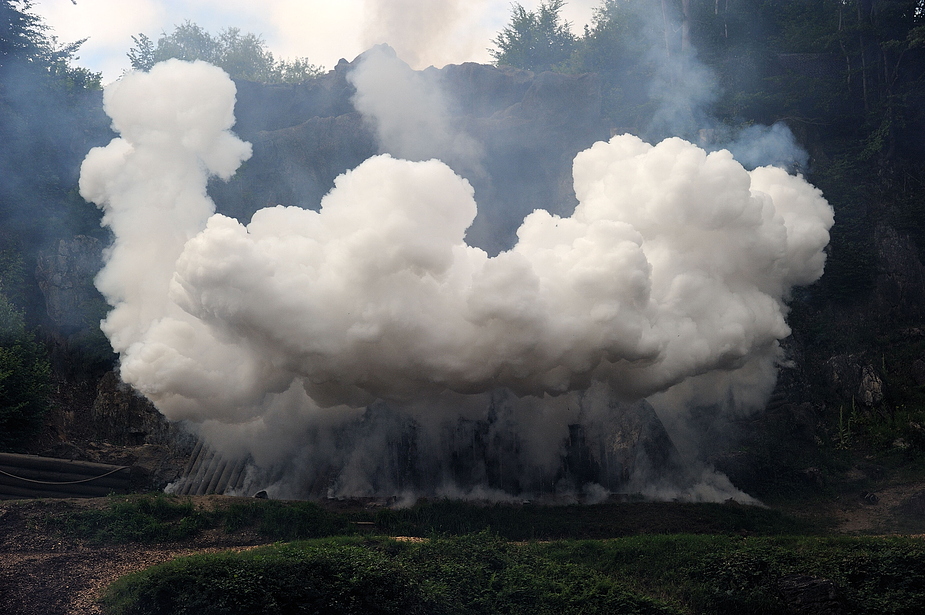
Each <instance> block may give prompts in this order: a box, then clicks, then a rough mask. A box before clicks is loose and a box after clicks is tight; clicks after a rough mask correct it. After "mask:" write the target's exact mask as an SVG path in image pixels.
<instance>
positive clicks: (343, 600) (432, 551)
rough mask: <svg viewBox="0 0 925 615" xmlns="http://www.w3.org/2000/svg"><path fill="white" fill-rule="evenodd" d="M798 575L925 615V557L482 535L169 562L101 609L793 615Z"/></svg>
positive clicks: (852, 603) (660, 538)
mask: <svg viewBox="0 0 925 615" xmlns="http://www.w3.org/2000/svg"><path fill="white" fill-rule="evenodd" d="M790 575H805V576H808V577H812V578H815V579H824V580H826V581H828V582H830V584H831V587H832V588H833V590H834V592H835V595H836V601H837V603H838V604H839V605H840V607H841V609H842V610H841V611H840V612H843V613H846V614H853V613H858V614H867V613H870V614H873V613H877V614H893V615H900V614H910V615H911V614H912V613H919V612H921V605H922V604H925V545H923V544H922V542H921V541H920V540H917V539H911V538H870V537H868V538H856V537H837V538H832V537H818V536H763V537H739V536H710V535H690V534H681V535H639V536H629V537H624V538H617V539H611V540H566V541H555V542H540V543H537V542H531V543H511V542H508V541H505V540H503V539H501V538H499V537H497V536H493V535H491V534H489V533H487V532H480V533H477V534H469V535H465V536H454V537H444V538H432V539H430V540H427V541H423V542H420V543H399V542H394V541H392V540H390V539H387V538H373V537H365V538H364V537H349V538H343V537H341V538H325V539H316V540H312V541H307V542H297V543H290V544H277V545H273V546H270V547H265V548H261V549H255V550H253V551H248V552H245V553H220V554H212V555H202V556H194V557H191V558H181V559H178V560H174V561H172V562H168V563H166V564H162V565H159V566H155V567H153V568H149V569H147V570H144V571H141V572H139V573H136V574H133V575H129V576H127V577H123V578H122V579H120V580H119V581H118V582H117V583H116V584H114V585H113V586H111V587H110V589H109V590H108V592H107V594H106V595H105V598H104V600H103V604H104V607H105V609H106V612H107V613H109V614H110V615H116V614H118V615H129V614H136V615H155V614H161V613H176V614H179V615H182V614H185V613H194V612H195V613H197V614H198V615H210V614H212V613H232V614H234V613H296V612H326V613H398V612H403V613H434V614H442V613H453V614H459V615H464V614H470V613H471V614H475V613H512V614H513V613H531V614H532V613H556V614H562V615H567V614H570V613H618V614H619V613H624V614H665V615H668V614H681V613H690V614H701V613H703V614H711V615H714V614H715V615H725V614H729V615H732V614H740V613H750V614H755V615H772V614H784V613H790V612H795V611H793V610H792V609H791V606H790V605H788V604H787V602H786V600H785V598H784V594H783V593H782V591H781V588H782V586H783V585H782V584H783V583H785V582H786V579H787V578H788V576H790ZM804 606H805V605H804ZM817 608H821V607H818V605H817ZM806 612H810V611H806ZM813 612H818V611H813Z"/></svg>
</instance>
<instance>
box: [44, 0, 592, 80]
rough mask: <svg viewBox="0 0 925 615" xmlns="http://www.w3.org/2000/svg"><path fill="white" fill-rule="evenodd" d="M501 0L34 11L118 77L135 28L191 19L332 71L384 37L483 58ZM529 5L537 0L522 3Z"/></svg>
mask: <svg viewBox="0 0 925 615" xmlns="http://www.w3.org/2000/svg"><path fill="white" fill-rule="evenodd" d="M511 4H512V3H511V2H509V1H507V0H437V1H435V0H337V1H336V2H331V1H330V0H327V1H326V0H264V1H262V2H254V1H253V0H185V1H181V0H77V3H76V4H74V3H72V2H71V0H36V2H35V4H34V6H33V10H34V11H35V13H37V14H38V15H40V16H41V17H42V18H43V19H44V20H45V22H46V23H47V24H48V25H50V26H51V27H52V28H53V33H54V34H55V35H56V36H57V37H58V39H59V40H61V41H62V42H71V41H74V40H79V39H81V38H89V40H87V42H86V43H84V46H83V47H82V48H81V52H80V60H79V64H80V65H81V66H85V67H87V68H90V69H91V70H94V71H101V72H102V73H103V79H104V82H109V81H112V80H114V79H116V78H118V77H119V75H121V74H122V72H123V71H124V70H126V69H127V68H128V67H129V65H128V60H127V58H126V56H125V54H126V52H127V51H128V50H129V48H130V47H131V46H132V35H135V34H138V33H144V34H147V35H148V36H150V37H151V38H155V39H156V38H157V36H158V35H159V34H160V33H161V32H162V31H168V32H169V31H171V30H173V27H174V26H175V25H176V24H179V23H182V22H183V21H185V20H191V21H193V22H195V23H197V24H199V25H200V26H202V27H204V28H206V29H207V30H209V31H211V32H218V31H219V30H221V29H222V28H226V27H237V28H240V29H241V30H242V31H244V32H253V33H255V34H260V35H261V36H263V39H264V40H265V41H266V42H267V46H268V48H269V49H270V50H271V51H272V52H273V53H274V55H276V56H277V57H280V58H294V57H307V58H308V59H309V61H310V62H312V63H314V64H319V65H322V66H324V67H325V68H326V69H330V68H332V67H333V66H334V64H336V63H337V60H338V59H339V58H347V59H348V60H352V59H353V58H354V57H356V56H357V55H358V54H359V53H361V52H362V51H364V50H365V49H368V48H369V47H370V46H372V45H374V44H376V43H380V42H387V43H389V44H391V45H392V46H393V47H395V48H396V49H397V50H398V52H399V55H400V56H402V58H403V59H405V60H406V61H407V62H409V63H410V64H411V65H412V66H414V67H415V68H424V67H426V66H429V65H435V66H443V65H445V64H453V63H459V62H466V61H476V62H488V61H490V59H491V58H490V56H489V54H488V51H487V49H488V47H490V46H491V40H492V39H493V38H494V37H495V35H496V34H497V33H498V31H499V30H500V29H501V28H502V27H503V26H504V24H505V23H507V21H508V19H509V17H510V12H511ZM521 4H523V6H525V7H526V8H528V9H532V8H535V7H536V6H537V5H538V4H539V0H522V2H521ZM599 4H600V0H571V2H569V3H568V4H566V6H565V9H564V10H563V15H564V17H565V18H566V19H567V20H569V21H571V22H572V23H573V31H575V32H576V33H580V32H581V31H582V27H583V26H584V24H586V23H589V22H590V19H591V11H592V8H593V7H594V6H597V5H599Z"/></svg>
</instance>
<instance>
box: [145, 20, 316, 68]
mask: <svg viewBox="0 0 925 615" xmlns="http://www.w3.org/2000/svg"><path fill="white" fill-rule="evenodd" d="M132 40H133V41H134V42H135V45H134V46H133V47H132V48H131V49H130V50H129V52H128V58H129V61H130V62H131V65H132V68H133V69H135V70H145V71H146V70H150V69H151V67H153V66H154V65H155V64H157V63H158V62H162V61H164V60H168V59H170V58H177V59H180V60H186V61H189V62H192V61H194V60H202V61H204V62H209V63H210V64H214V65H215V66H218V67H220V68H222V69H223V70H224V71H225V72H227V73H228V74H229V75H230V76H231V77H232V78H234V79H243V80H246V81H257V82H260V83H302V82H303V81H307V80H309V79H311V78H313V77H316V76H317V75H319V74H321V72H322V69H321V67H318V66H315V65H314V64H310V63H309V62H308V60H307V59H306V58H296V59H295V60H277V59H275V58H274V57H273V54H272V53H271V52H270V51H269V50H267V48H266V43H265V42H264V41H263V39H262V38H261V37H260V36H258V35H256V34H251V33H247V34H242V33H241V31H240V30H239V29H238V28H226V29H224V30H222V31H221V32H219V34H218V36H213V35H211V34H209V32H207V31H206V30H204V29H203V28H202V27H200V26H198V25H196V24H194V23H192V22H190V21H187V22H185V23H183V24H181V25H179V26H176V28H174V31H173V32H171V33H170V34H167V33H163V34H161V36H160V38H158V40H157V43H156V44H155V43H154V42H153V41H152V40H151V39H150V38H148V37H147V36H145V35H144V34H139V35H138V36H133V37H132Z"/></svg>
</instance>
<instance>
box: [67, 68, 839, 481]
mask: <svg viewBox="0 0 925 615" xmlns="http://www.w3.org/2000/svg"><path fill="white" fill-rule="evenodd" d="M356 83H357V85H358V87H359V86H360V84H361V83H362V79H358V80H357V82H356ZM234 100H235V86H234V84H233V83H232V82H231V81H230V79H228V78H227V76H225V75H224V73H222V71H220V70H219V69H217V68H214V67H212V66H209V65H206V64H203V63H193V64H188V63H182V62H179V61H168V62H165V63H163V64H160V65H158V66H156V67H154V68H153V69H152V70H151V71H150V72H149V73H135V74H130V75H127V76H126V77H124V78H123V79H122V80H121V81H119V82H117V83H115V84H113V85H112V86H110V87H108V88H107V90H106V92H105V108H106V112H107V113H108V114H109V115H110V116H111V117H112V118H113V126H114V128H115V129H116V130H117V131H118V132H119V133H120V134H121V138H118V139H115V140H113V141H112V143H110V144H109V145H108V146H107V147H105V148H97V149H94V150H93V151H91V152H90V154H89V155H88V156H87V158H86V160H85V162H84V164H83V167H82V172H81V182H80V188H81V194H82V195H83V196H84V198H86V199H88V200H91V201H93V202H95V203H97V204H99V206H100V207H102V208H103V210H104V212H105V213H104V223H105V224H107V225H109V226H110V227H111V228H112V230H113V233H114V235H115V242H114V244H113V246H112V248H111V249H110V251H109V254H108V260H107V264H106V266H105V268H104V270H103V271H102V273H101V274H100V276H99V279H98V286H99V288H100V289H101V291H102V292H103V293H104V294H105V295H106V297H107V299H108V300H109V301H110V303H111V304H112V305H113V310H112V311H111V313H110V314H109V316H108V317H107V319H106V320H105V321H104V323H103V328H104V331H105V332H106V334H107V335H108V336H109V338H110V340H111V341H112V344H113V347H114V348H115V350H116V351H117V352H119V353H120V356H121V370H122V377H123V379H124V380H125V381H126V382H128V383H130V384H132V385H133V386H134V387H135V388H136V389H137V390H138V391H140V392H141V393H143V394H144V395H145V396H147V397H148V398H149V399H151V400H152V401H153V402H154V403H155V404H156V405H157V407H158V409H159V410H160V411H161V412H163V413H164V414H165V415H166V416H167V417H168V418H170V419H175V420H187V421H191V422H193V423H196V424H199V425H200V426H201V427H200V429H201V433H203V434H205V435H206V436H207V437H209V438H210V439H211V442H212V444H213V445H215V446H218V447H220V448H222V449H223V450H224V451H225V452H226V453H235V454H241V453H249V454H250V455H251V456H252V457H253V459H254V461H255V463H256V465H257V466H258V467H264V468H267V467H271V466H273V464H280V463H284V462H285V463H287V464H289V465H290V466H293V467H297V468H301V469H302V470H303V471H304V473H305V474H306V475H307V474H309V473H311V475H312V478H311V479H303V481H304V480H310V481H315V482H318V481H326V484H327V485H328V490H329V492H331V491H332V490H333V492H334V493H340V494H359V495H376V494H381V493H383V492H388V491H395V490H397V489H401V488H402V484H403V483H402V481H403V480H409V481H410V480H411V479H405V478H402V476H403V474H402V473H403V472H406V471H407V470H408V468H407V467H405V466H403V465H402V464H403V463H406V462H405V461H402V459H401V458H399V457H400V455H399V456H398V457H396V455H395V454H394V453H388V454H386V453H384V452H382V451H385V450H386V447H385V446H383V445H382V444H383V443H382V440H385V439H387V438H388V437H390V435H395V434H398V435H399V436H401V435H402V434H408V433H409V432H416V433H418V436H420V437H417V439H416V440H415V442H416V444H415V446H416V447H417V448H416V449H415V452H414V454H415V455H417V456H419V457H420V456H427V455H430V458H434V459H437V461H435V462H434V468H433V471H434V472H436V473H438V474H439V473H443V477H442V478H441V476H436V477H435V478H434V480H435V481H436V482H441V481H442V483H441V484H442V485H443V487H442V488H443V492H445V493H448V492H449V491H448V490H451V488H452V480H450V479H447V478H446V476H447V475H448V474H451V473H452V472H451V467H450V466H452V464H453V463H456V462H455V461H454V462H451V461H449V460H447V459H443V460H442V461H441V457H440V453H439V450H440V449H441V447H450V448H452V449H453V450H455V451H459V450H463V449H465V448H466V447H465V446H460V445H458V443H457V445H454V444H453V443H452V442H450V441H449V440H447V439H448V438H449V439H450V440H452V438H453V437H456V436H453V435H452V434H448V432H447V431H446V429H445V425H446V418H447V417H448V416H449V417H451V418H452V420H453V421H461V422H464V421H469V420H477V419H478V418H479V417H484V415H485V413H486V412H488V413H490V414H491V416H492V419H491V421H489V422H488V423H484V425H487V427H484V429H483V428H481V427H479V428H475V427H473V431H472V432H471V433H472V434H474V435H472V439H473V442H475V441H478V442H479V443H482V444H484V443H485V442H489V441H494V442H511V443H513V444H511V451H513V452H511V453H510V454H511V455H512V461H511V463H516V464H520V466H519V467H520V470H521V473H522V474H523V475H524V476H530V477H534V478H531V479H530V480H527V479H524V482H523V483H522V484H520V485H519V487H518V488H515V487H513V486H511V485H509V484H506V483H505V482H504V480H505V479H503V478H501V479H499V480H500V482H499V481H498V480H496V481H494V482H491V481H489V483H490V484H492V485H494V486H495V487H496V488H497V489H498V491H499V492H501V491H508V492H510V491H517V490H523V489H525V488H527V487H533V488H536V487H538V486H539V487H541V486H542V484H543V480H544V479H543V478H542V475H543V469H544V468H545V469H548V468H550V467H553V466H554V465H555V464H556V463H558V462H559V461H560V460H561V457H562V454H563V453H562V441H563V438H564V437H568V438H571V439H572V440H574V441H578V440H582V441H583V439H584V438H586V436H585V435H584V434H583V433H580V432H577V431H574V429H573V432H574V433H571V434H569V431H568V429H569V427H568V426H569V425H573V424H575V423H577V422H579V421H584V422H587V423H588V424H591V425H595V424H596V425H605V426H606V425H610V424H612V423H613V422H614V421H619V420H621V419H620V412H621V408H622V407H628V405H630V404H631V402H634V401H635V400H639V399H641V398H643V397H646V396H649V395H652V394H655V393H658V392H662V391H668V392H667V393H664V394H663V397H665V398H670V397H671V395H672V391H674V390H679V389H677V387H679V386H680V387H687V388H688V389H691V388H693V389H697V390H706V389H707V388H711V389H714V391H713V393H714V394H715V393H716V391H715V389H718V388H722V389H723V390H724V392H723V394H724V395H729V394H741V395H743V396H745V395H748V394H749V393H748V392H749V391H752V390H754V389H755V386H754V385H755V383H756V382H758V383H760V385H761V386H760V387H758V388H759V389H760V388H761V387H764V388H765V389H767V388H769V386H770V385H773V371H774V366H775V362H776V361H777V360H778V359H779V350H778V341H779V340H780V339H782V338H784V337H786V336H787V335H788V334H789V328H788V326H787V324H786V322H785V319H784V317H785V315H786V313H787V307H786V304H785V301H786V300H787V298H788V293H789V292H790V289H791V287H793V286H794V285H800V284H809V283H811V282H813V281H814V280H815V279H817V278H818V277H819V276H820V275H821V274H822V269H823V264H824V260H825V259H824V254H823V251H822V250H823V248H824V247H825V245H826V244H827V242H828V229H829V227H830V226H831V225H832V222H833V219H832V210H831V208H830V207H829V206H828V204H827V203H826V201H825V200H824V199H823V198H822V196H821V194H820V193H819V191H818V190H816V189H815V188H813V187H812V186H811V185H809V184H808V183H807V182H806V181H804V180H803V179H802V178H801V177H797V176H792V175H788V174H787V173H786V172H785V171H783V170H781V169H778V168H773V167H762V168H758V169H755V170H753V171H747V170H746V169H745V168H743V167H742V165H741V164H739V163H738V162H737V161H736V160H735V159H733V157H732V155H731V154H730V153H729V152H728V151H716V152H712V153H707V152H705V151H704V150H702V149H700V148H698V147H697V146H695V145H692V144H691V143H688V142H686V141H683V140H681V139H676V138H675V139H668V140H665V141H663V142H661V143H659V144H658V145H654V146H653V145H649V144H647V143H645V142H643V141H641V140H640V139H638V138H636V137H634V136H630V135H622V136H617V137H614V138H613V139H611V140H610V142H606V143H605V142H601V143H597V144H595V145H594V146H593V147H591V148H590V149H588V150H586V151H584V152H582V153H580V154H579V155H578V156H577V157H576V158H575V161H574V187H575V193H576V195H577V198H578V201H579V204H578V206H577V207H576V208H575V211H574V213H573V214H572V215H571V216H569V217H560V216H556V215H552V214H549V213H547V212H546V211H543V210H537V211H534V212H533V213H532V214H530V215H529V216H527V218H526V219H525V220H524V221H523V224H522V225H521V226H520V228H519V230H518V231H517V237H518V241H517V244H516V245H515V246H513V248H511V249H510V250H507V251H503V252H501V253H500V254H498V255H497V256H494V257H489V256H488V254H486V253H485V252H484V251H483V250H481V249H479V248H475V247H472V246H469V245H467V244H466V242H465V240H464V238H465V233H466V229H467V227H468V226H469V225H470V224H471V223H472V220H473V219H474V217H475V215H476V208H477V205H476V200H475V197H474V194H473V190H472V188H471V186H470V184H469V183H468V182H467V181H466V180H465V179H463V178H461V177H459V176H458V175H456V174H455V173H454V172H453V171H452V170H451V169H450V168H449V167H448V166H447V165H446V164H444V163H443V162H440V161H438V160H423V161H409V160H403V159H399V158H395V157H392V156H389V155H380V156H376V157H373V158H371V159H369V160H367V161H366V162H364V163H362V164H361V165H360V166H358V167H357V168H355V169H353V170H352V171H349V172H347V173H345V174H344V175H342V176H340V177H339V178H338V179H337V180H336V182H335V186H334V188H333V189H332V190H331V192H330V193H329V194H328V195H327V196H325V197H324V199H323V200H322V202H321V207H320V210H319V211H311V210H304V209H298V208H294V207H283V206H277V207H273V208H267V209H263V210H260V211H258V212H257V213H256V214H255V215H254V216H253V219H252V220H251V222H250V223H249V224H247V225H245V224H243V223H241V222H239V221H236V220H234V219H231V218H227V217H224V216H221V215H213V211H214V208H213V205H212V203H211V201H210V199H209V198H208V196H207V195H206V183H207V180H208V178H209V176H210V175H217V176H219V177H222V178H228V177H229V176H230V175H232V174H233V173H234V171H235V169H236V168H237V167H238V165H239V164H240V163H241V162H242V161H243V160H245V159H246V158H247V157H248V156H249V154H250V148H249V146H248V144H246V143H244V142H242V141H240V140H239V139H237V138H236V137H235V136H234V135H233V134H231V133H230V132H229V129H230V128H231V127H232V125H233V123H234V117H233V107H234ZM411 155H414V154H411ZM716 374H720V375H719V376H716ZM672 387H676V388H675V389H672ZM737 387H738V389H740V390H738V392H737ZM511 392H513V393H514V394H513V395H512V394H511ZM690 394H693V393H690ZM685 395H689V393H685ZM621 404H622V405H621ZM670 405H671V404H669V403H665V404H664V406H665V407H670ZM357 420H361V421H363V422H362V423H361V424H360V426H359V427H357V426H356V425H357V424H356V421H357ZM441 421H442V422H441ZM412 423H413V424H412ZM351 425H352V426H351ZM441 425H443V426H441ZM479 429H481V430H482V431H479ZM351 430H352V431H351ZM485 430H487V431H485ZM348 432H350V433H351V434H352V435H351V436H350V437H352V438H353V439H354V440H357V439H359V441H361V442H362V443H363V444H362V446H350V447H347V446H345V445H344V441H345V439H346V438H347V435H345V434H348ZM467 433H468V432H467ZM358 434H359V435H358ZM425 436H426V437H425ZM493 438H494V440H493ZM473 446H474V445H473ZM425 449H432V450H425ZM515 449H516V450H515ZM499 450H500V452H499V453H497V455H498V457H497V459H496V462H497V464H499V465H500V464H502V462H504V459H505V458H504V455H505V454H507V453H504V451H505V450H507V449H505V448H504V446H501V448H500V449H499ZM516 451H520V452H519V453H517V452H516ZM515 453H516V454H515ZM409 454H410V453H409ZM389 455H391V456H389ZM457 461H458V460H457ZM492 463H495V462H492ZM580 463H583V462H582V461H581V460H578V461H574V463H573V464H572V465H573V466H575V467H578V465H580ZM599 463H601V464H603V463H604V462H603V461H601V462H599ZM607 463H610V462H609V461H608V462H607ZM614 463H616V462H614ZM621 463H624V464H625V461H624V462H621ZM441 464H442V465H441ZM406 465H407V464H406ZM457 465H458V464H457ZM486 467H487V466H486ZM491 467H494V466H491ZM306 468H311V472H309V471H308V470H307V469H306ZM416 471H419V470H416ZM456 471H457V473H458V469H457V470H456ZM376 472H378V473H379V474H376ZM382 472H386V473H387V474H388V475H389V476H388V477H383V475H382ZM485 472H488V470H485ZM489 473H490V472H489ZM477 479H478V477H475V480H476V481H477ZM289 480H292V477H291V476H290V478H289ZM550 480H554V478H553V479H550ZM418 483H420V481H418ZM727 483H728V481H727ZM408 484H410V483H408ZM641 488H642V487H641ZM299 489H300V487H298V486H291V490H290V491H289V492H287V493H289V494H293V493H296V494H298V492H299ZM301 489H302V490H303V491H307V490H310V489H308V488H306V486H305V483H304V482H303V484H302V487H301ZM312 489H314V490H315V491H317V488H315V487H313V488H312ZM652 492H653V493H654V494H657V489H656V490H654V491H652ZM280 493H282V491H280ZM692 497H697V496H692Z"/></svg>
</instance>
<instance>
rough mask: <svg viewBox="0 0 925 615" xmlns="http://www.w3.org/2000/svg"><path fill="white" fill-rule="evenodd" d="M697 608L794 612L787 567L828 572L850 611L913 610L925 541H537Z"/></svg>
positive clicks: (718, 614) (923, 590)
mask: <svg viewBox="0 0 925 615" xmlns="http://www.w3.org/2000/svg"><path fill="white" fill-rule="evenodd" d="M538 548H541V549H542V550H544V551H545V552H546V554H547V556H549V557H554V558H555V559H557V560H562V561H570V562H574V563H582V564H583V565H586V566H588V567H589V568H592V569H594V570H597V571H598V572H601V573H603V574H606V575H608V576H612V577H615V578H622V579H629V580H632V581H631V582H630V585H631V587H633V588H634V589H636V590H637V591H640V590H644V591H645V592H646V593H650V592H653V593H658V594H660V595H663V596H665V597H666V599H667V601H668V602H669V603H674V604H681V605H684V606H685V607H686V609H687V610H688V611H689V612H692V613H710V614H711V615H723V614H729V615H733V614H739V613H766V614H771V613H775V614H776V613H779V614H784V613H789V612H792V611H790V610H789V607H788V606H787V605H786V604H785V603H784V601H783V600H782V594H781V591H780V587H781V582H782V579H783V578H784V577H786V576H787V575H794V574H798V575H806V576H810V577H814V578H819V579H827V580H829V581H831V582H832V583H833V584H834V587H835V589H836V592H837V594H838V595H839V597H840V599H841V601H842V604H843V605H844V606H845V607H846V609H845V612H846V613H871V614H873V613H910V614H911V613H914V612H917V611H916V608H917V607H916V606H914V605H921V604H922V602H921V601H922V600H923V598H925V586H923V585H922V583H921V578H922V574H923V572H925V547H923V546H922V544H921V542H920V541H919V540H917V539H912V538H883V537H876V538H849V537H842V538H812V537H779V538H737V537H724V536H639V537H632V538H624V539H620V540H614V541H606V542H579V543H553V544H550V545H548V546H538Z"/></svg>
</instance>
